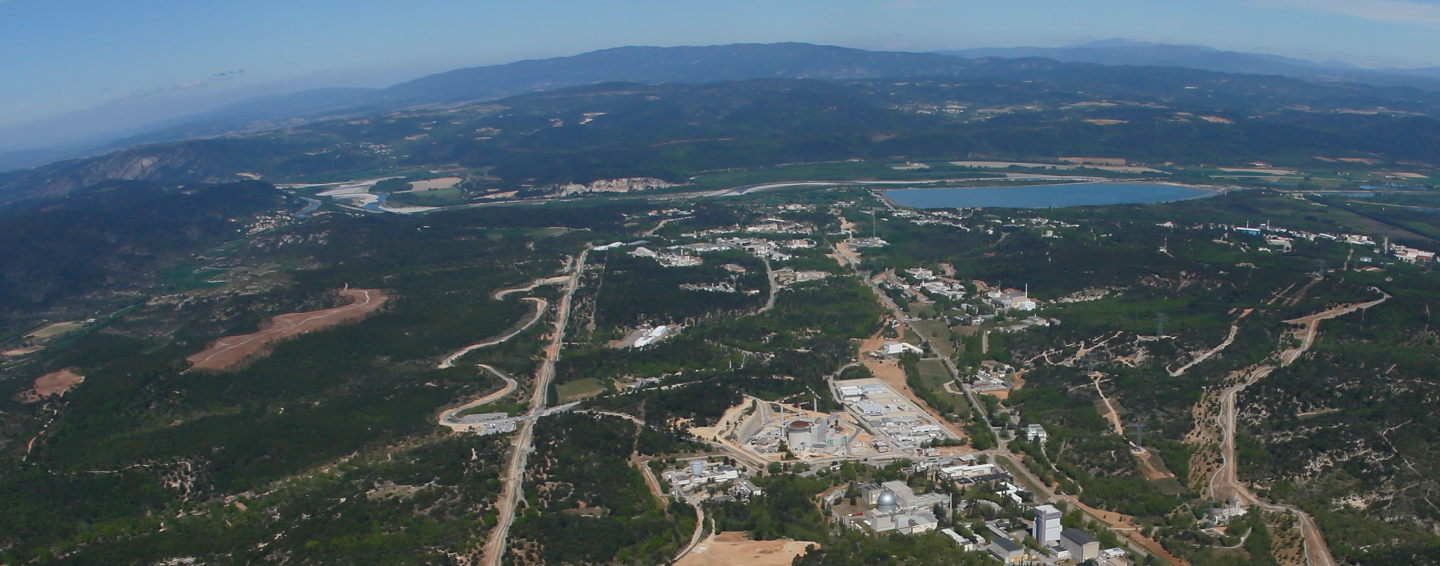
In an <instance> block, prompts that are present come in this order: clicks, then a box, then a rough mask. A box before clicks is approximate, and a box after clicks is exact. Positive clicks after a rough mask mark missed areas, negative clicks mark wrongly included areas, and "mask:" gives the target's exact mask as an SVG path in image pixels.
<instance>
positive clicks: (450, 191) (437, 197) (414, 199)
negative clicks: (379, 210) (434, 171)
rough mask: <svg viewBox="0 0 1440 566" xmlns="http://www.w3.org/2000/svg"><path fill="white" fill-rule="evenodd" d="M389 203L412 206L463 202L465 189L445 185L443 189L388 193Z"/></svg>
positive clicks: (445, 204) (446, 204)
mask: <svg viewBox="0 0 1440 566" xmlns="http://www.w3.org/2000/svg"><path fill="white" fill-rule="evenodd" d="M385 202H388V203H391V204H406V205H412V206H448V205H452V204H461V203H464V202H465V191H462V190H460V188H459V187H447V188H443V189H429V190H425V191H418V192H410V191H406V192H398V193H390V198H389V200H387V201H385Z"/></svg>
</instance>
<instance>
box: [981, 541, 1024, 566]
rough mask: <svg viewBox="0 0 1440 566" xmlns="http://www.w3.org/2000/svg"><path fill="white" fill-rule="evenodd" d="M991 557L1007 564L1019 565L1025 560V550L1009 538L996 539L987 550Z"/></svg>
mask: <svg viewBox="0 0 1440 566" xmlns="http://www.w3.org/2000/svg"><path fill="white" fill-rule="evenodd" d="M986 550H989V551H990V555H991V556H994V557H995V558H997V559H999V560H1000V561H1001V562H1004V563H1006V564H1019V563H1020V562H1021V561H1022V560H1025V549H1024V548H1022V547H1021V546H1020V545H1018V544H1015V541H1012V540H1010V539H1009V538H1007V537H995V540H992V541H990V546H989V547H988V548H986Z"/></svg>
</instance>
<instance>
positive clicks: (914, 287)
mask: <svg viewBox="0 0 1440 566" xmlns="http://www.w3.org/2000/svg"><path fill="white" fill-rule="evenodd" d="M905 275H907V276H909V278H911V279H914V280H915V281H917V282H919V284H911V283H910V282H908V281H907V280H905V279H902V278H899V277H895V276H893V275H887V276H886V278H885V279H884V281H882V282H881V284H882V285H884V286H885V287H886V288H890V289H897V290H899V291H902V292H904V293H905V294H906V295H908V296H911V297H920V296H921V295H922V294H923V295H928V296H930V297H931V298H936V297H944V298H946V299H949V300H952V301H958V300H961V299H964V298H965V284H964V283H961V282H960V281H957V280H954V279H949V278H946V277H940V276H937V275H936V274H935V272H933V271H931V270H929V269H925V268H923V267H913V268H910V269H906V270H905Z"/></svg>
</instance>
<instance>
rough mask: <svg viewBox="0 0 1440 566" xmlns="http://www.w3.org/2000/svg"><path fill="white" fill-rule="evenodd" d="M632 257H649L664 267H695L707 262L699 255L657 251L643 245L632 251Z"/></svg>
mask: <svg viewBox="0 0 1440 566" xmlns="http://www.w3.org/2000/svg"><path fill="white" fill-rule="evenodd" d="M630 255H631V256H632V257H648V258H651V259H654V260H655V261H657V262H660V265H661V266H662V267H694V266H696V265H700V264H702V263H705V262H704V261H703V260H701V259H700V258H698V257H695V256H692V255H687V254H684V253H671V252H657V251H655V250H652V249H650V248H647V247H644V246H641V247H638V248H635V249H634V250H632V251H631V252H630Z"/></svg>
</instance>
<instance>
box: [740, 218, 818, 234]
mask: <svg viewBox="0 0 1440 566" xmlns="http://www.w3.org/2000/svg"><path fill="white" fill-rule="evenodd" d="M744 231H745V232H749V233H752V234H754V233H766V234H806V233H809V232H810V229H809V228H806V227H805V225H804V224H800V223H798V222H791V221H789V220H782V219H779V218H766V219H764V220H761V221H760V223H759V224H751V225H749V226H746V227H745V230H744Z"/></svg>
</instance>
